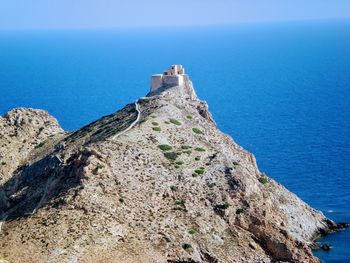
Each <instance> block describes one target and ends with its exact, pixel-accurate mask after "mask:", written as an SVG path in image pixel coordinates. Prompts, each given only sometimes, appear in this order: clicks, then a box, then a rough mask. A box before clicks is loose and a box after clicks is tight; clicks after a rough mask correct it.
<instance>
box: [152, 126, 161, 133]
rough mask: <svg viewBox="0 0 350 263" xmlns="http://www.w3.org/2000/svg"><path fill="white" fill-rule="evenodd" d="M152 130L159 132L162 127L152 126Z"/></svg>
mask: <svg viewBox="0 0 350 263" xmlns="http://www.w3.org/2000/svg"><path fill="white" fill-rule="evenodd" d="M152 130H154V131H157V132H160V131H161V130H162V129H161V128H160V127H153V128H152Z"/></svg>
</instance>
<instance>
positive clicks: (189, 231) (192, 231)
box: [188, 228, 197, 235]
mask: <svg viewBox="0 0 350 263" xmlns="http://www.w3.org/2000/svg"><path fill="white" fill-rule="evenodd" d="M188 233H189V234H190V235H194V234H196V233H197V231H196V230H195V229H193V228H191V229H190V230H188Z"/></svg>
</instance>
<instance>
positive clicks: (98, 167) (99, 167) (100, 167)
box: [96, 164, 104, 170]
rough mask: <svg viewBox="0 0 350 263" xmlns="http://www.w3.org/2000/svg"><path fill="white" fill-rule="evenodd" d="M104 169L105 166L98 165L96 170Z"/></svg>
mask: <svg viewBox="0 0 350 263" xmlns="http://www.w3.org/2000/svg"><path fill="white" fill-rule="evenodd" d="M103 168H104V165H102V164H97V165H96V170H99V169H103Z"/></svg>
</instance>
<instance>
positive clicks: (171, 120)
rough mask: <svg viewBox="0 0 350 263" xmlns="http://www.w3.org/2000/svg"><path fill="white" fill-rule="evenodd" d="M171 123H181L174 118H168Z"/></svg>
mask: <svg viewBox="0 0 350 263" xmlns="http://www.w3.org/2000/svg"><path fill="white" fill-rule="evenodd" d="M169 121H170V122H171V123H172V124H175V125H178V126H179V125H181V122H179V121H178V120H176V119H170V120H169Z"/></svg>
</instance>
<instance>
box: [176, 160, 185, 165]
mask: <svg viewBox="0 0 350 263" xmlns="http://www.w3.org/2000/svg"><path fill="white" fill-rule="evenodd" d="M175 163H176V164H177V165H183V164H184V162H183V161H177V162H175Z"/></svg>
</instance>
